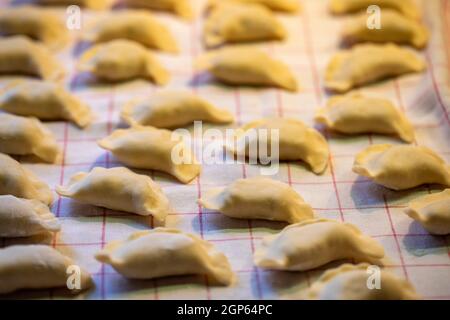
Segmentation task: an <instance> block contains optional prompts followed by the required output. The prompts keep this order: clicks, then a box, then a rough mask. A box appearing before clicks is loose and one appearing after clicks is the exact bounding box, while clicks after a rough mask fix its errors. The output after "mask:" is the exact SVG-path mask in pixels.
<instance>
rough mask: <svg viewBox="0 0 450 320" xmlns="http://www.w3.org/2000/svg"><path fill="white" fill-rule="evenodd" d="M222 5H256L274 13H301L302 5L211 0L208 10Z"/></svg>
mask: <svg viewBox="0 0 450 320" xmlns="http://www.w3.org/2000/svg"><path fill="white" fill-rule="evenodd" d="M222 3H227V4H228V3H238V4H239V3H240V4H242V3H244V4H246V3H252V4H254V3H256V4H260V5H263V6H265V7H267V8H269V9H271V10H273V11H281V12H288V13H294V12H297V11H299V9H300V4H299V1H298V0H209V1H208V8H214V7H216V6H217V5H220V4H222Z"/></svg>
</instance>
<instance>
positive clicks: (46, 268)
mask: <svg viewBox="0 0 450 320" xmlns="http://www.w3.org/2000/svg"><path fill="white" fill-rule="evenodd" d="M71 266H77V264H76V263H75V262H74V261H72V259H70V258H69V257H66V256H64V255H62V254H61V253H59V252H58V251H57V250H55V249H53V248H52V247H49V246H45V245H25V246H24V245H16V246H11V247H7V248H4V249H0V294H6V293H11V292H14V291H17V290H23V289H50V288H63V287H65V288H67V289H68V290H70V291H71V292H73V293H78V292H80V291H83V290H86V289H89V288H90V287H91V286H92V285H93V281H92V278H91V275H90V274H89V273H88V272H87V271H86V270H83V269H81V268H80V269H79V270H80V274H79V276H80V278H79V283H78V281H77V280H76V279H75V278H76V277H74V279H71V273H70V268H69V267H71ZM73 275H76V274H75V273H74V274H73ZM78 285H79V287H78V288H77V286H78ZM72 288H73V289H72Z"/></svg>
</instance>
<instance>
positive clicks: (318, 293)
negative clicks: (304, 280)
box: [306, 263, 419, 300]
mask: <svg viewBox="0 0 450 320" xmlns="http://www.w3.org/2000/svg"><path fill="white" fill-rule="evenodd" d="M368 268H370V265H369V264H367V263H361V264H358V265H353V264H348V263H346V264H343V265H341V266H340V267H337V268H334V269H330V270H327V271H325V273H324V274H323V275H322V276H321V277H320V278H319V279H318V280H317V281H315V282H314V283H313V284H312V285H311V287H310V288H309V289H308V291H307V294H306V299H308V300H417V299H419V296H418V294H417V293H416V291H415V290H414V287H413V286H412V285H411V283H409V282H408V281H406V280H404V279H401V278H399V277H398V276H396V275H395V274H393V273H391V272H389V271H387V270H385V269H381V274H380V287H379V288H373V289H369V288H368V286H367V281H368V277H369V276H370V273H368V272H367V270H368Z"/></svg>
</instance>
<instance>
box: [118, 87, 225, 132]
mask: <svg viewBox="0 0 450 320" xmlns="http://www.w3.org/2000/svg"><path fill="white" fill-rule="evenodd" d="M121 117H122V119H123V120H125V122H126V123H128V124H130V125H142V126H153V127H156V128H179V127H183V126H186V125H190V124H192V123H193V122H194V121H205V122H211V123H217V124H226V123H231V122H233V121H234V117H233V115H232V114H231V113H230V112H228V111H227V110H224V109H219V108H216V107H215V106H213V105H212V104H211V103H209V102H208V101H205V100H203V99H202V98H200V97H199V96H197V95H195V94H193V93H191V92H189V91H173V90H167V91H159V92H157V93H155V94H153V95H152V96H150V97H148V98H145V99H136V100H132V101H130V102H128V103H127V104H125V106H124V107H123V109H122V113H121Z"/></svg>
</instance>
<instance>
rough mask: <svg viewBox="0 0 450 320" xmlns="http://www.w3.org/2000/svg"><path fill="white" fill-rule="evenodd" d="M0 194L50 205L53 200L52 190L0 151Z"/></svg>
mask: <svg viewBox="0 0 450 320" xmlns="http://www.w3.org/2000/svg"><path fill="white" fill-rule="evenodd" d="M0 194H2V195H5V194H11V195H13V196H16V197H20V198H25V199H36V200H39V201H41V202H43V203H45V204H46V205H50V204H51V203H52V201H53V194H52V191H51V190H50V188H49V187H48V185H47V184H45V183H44V182H42V181H41V180H40V179H39V178H38V177H37V176H36V175H35V174H34V173H33V172H31V171H30V170H28V169H27V168H25V167H23V166H22V165H21V164H20V163H19V162H17V161H16V160H14V159H13V158H11V157H10V156H8V155H6V154H2V153H0Z"/></svg>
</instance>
